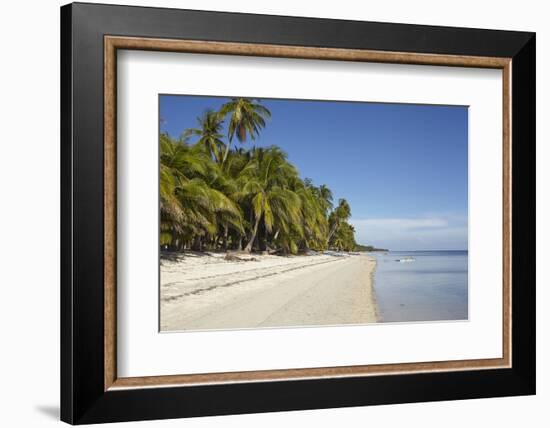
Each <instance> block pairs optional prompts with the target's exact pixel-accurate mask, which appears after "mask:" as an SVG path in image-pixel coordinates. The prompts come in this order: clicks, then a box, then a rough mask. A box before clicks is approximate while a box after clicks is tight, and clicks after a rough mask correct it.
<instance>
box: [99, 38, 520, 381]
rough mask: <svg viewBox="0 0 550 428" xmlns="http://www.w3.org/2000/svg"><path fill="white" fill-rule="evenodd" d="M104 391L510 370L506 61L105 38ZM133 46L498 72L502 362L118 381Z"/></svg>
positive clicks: (405, 365) (356, 367)
mask: <svg viewBox="0 0 550 428" xmlns="http://www.w3.org/2000/svg"><path fill="white" fill-rule="evenodd" d="M104 46H105V91H104V94H105V170H104V174H105V178H104V180H105V260H104V266H105V267H104V269H105V390H108V389H110V388H130V387H133V388H136V387H147V386H161V385H192V384H205V383H206V384H208V383H210V384H212V383H224V382H225V383H227V382H246V381H259V380H273V379H281V380H290V379H305V378H323V377H342V376H366V375H373V374H395V373H414V372H427V371H442V370H467V369H474V368H475V369H482V368H484V369H487V368H499V367H510V364H511V354H510V339H511V318H510V303H511V302H510V286H511V281H510V278H511V273H512V272H511V266H510V261H511V260H510V251H511V215H510V214H511V205H510V191H511V187H510V185H511V165H510V157H509V152H510V116H511V110H510V96H511V94H510V78H511V74H510V63H511V59H510V58H498V57H475V56H458V55H429V54H416V53H404V52H399V53H397V52H377V51H367V50H353V49H327V48H315V47H295V46H275V45H265V44H246V43H227V42H209V41H196V40H167V39H152V38H135V37H120V36H105V40H104ZM117 49H126V50H129V49H138V50H151V51H170V52H182V53H205V54H213V55H252V56H269V57H282V58H301V59H324V60H338V61H360V62H384V63H400V64H422V65H443V66H458V67H478V68H496V69H500V70H502V74H503V79H502V81H503V88H502V92H503V100H504V102H503V153H504V156H503V171H504V177H503V182H504V187H503V213H504V218H503V225H504V229H503V274H504V275H503V278H504V281H503V314H504V317H503V325H502V332H503V350H502V351H503V352H502V354H503V357H502V358H499V359H478V360H468V361H464V360H461V361H441V362H426V363H409V364H383V365H368V366H346V367H322V368H311V369H291V370H290V369H289V370H265V371H250V372H233V373H215V374H214V373H213V374H199V375H173V376H151V377H139V378H137V377H136V378H117V376H116V334H115V332H116V277H115V272H116V168H115V165H116V52H117Z"/></svg>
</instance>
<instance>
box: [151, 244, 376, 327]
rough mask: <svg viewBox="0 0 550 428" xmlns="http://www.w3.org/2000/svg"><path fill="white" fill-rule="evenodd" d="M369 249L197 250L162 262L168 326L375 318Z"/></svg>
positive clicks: (293, 324) (354, 321)
mask: <svg viewBox="0 0 550 428" xmlns="http://www.w3.org/2000/svg"><path fill="white" fill-rule="evenodd" d="M375 269H376V259H375V258H374V257H372V256H369V255H366V254H360V255H351V254H337V255H335V254H314V255H302V256H286V257H283V256H275V255H256V254H250V255H249V254H239V255H238V258H235V259H230V260H226V259H225V253H192V252H187V253H184V254H182V255H172V257H169V258H167V257H163V259H162V261H161V268H160V271H161V275H160V276H161V285H160V315H161V317H160V318H161V319H160V324H161V331H163V332H167V331H183V330H220V329H241V328H267V327H302V326H328V325H348V324H367V323H375V322H378V320H379V309H378V305H377V302H376V295H375V292H374V271H375Z"/></svg>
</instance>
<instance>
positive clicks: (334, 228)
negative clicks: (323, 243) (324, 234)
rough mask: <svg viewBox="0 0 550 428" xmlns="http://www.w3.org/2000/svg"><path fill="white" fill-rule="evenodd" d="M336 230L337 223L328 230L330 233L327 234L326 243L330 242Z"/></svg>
mask: <svg viewBox="0 0 550 428" xmlns="http://www.w3.org/2000/svg"><path fill="white" fill-rule="evenodd" d="M336 229H338V223H334V225H333V226H332V228H331V229H330V232H329V234H328V238H327V243H328V242H330V239H331V238H332V235H334V232H336Z"/></svg>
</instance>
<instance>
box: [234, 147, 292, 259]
mask: <svg viewBox="0 0 550 428" xmlns="http://www.w3.org/2000/svg"><path fill="white" fill-rule="evenodd" d="M297 176H298V172H297V171H296V169H295V168H294V166H292V165H291V164H290V163H289V162H288V161H287V159H286V155H285V154H284V153H283V152H282V151H281V150H280V149H279V148H277V147H270V148H268V149H258V150H255V151H254V153H253V155H252V157H251V159H250V161H249V162H248V163H247V164H246V165H245V167H244V168H243V170H242V171H241V174H240V176H239V178H238V180H237V182H238V183H239V185H240V188H241V190H240V192H239V193H240V199H241V201H243V202H248V203H249V206H250V214H251V226H252V225H253V226H252V230H251V232H250V237H249V240H248V243H247V245H246V247H245V250H246V251H248V252H250V251H251V250H252V246H253V245H254V241H255V240H256V237H257V234H258V227H259V225H260V222H261V221H262V220H263V225H264V227H265V230H266V232H267V233H268V234H269V233H271V232H272V231H273V228H274V226H276V227H277V228H278V229H279V230H283V231H285V232H288V231H290V229H291V225H292V224H298V223H299V222H300V220H301V217H300V214H301V211H300V210H301V201H300V198H299V196H298V195H297V194H296V193H294V192H293V191H292V190H290V189H288V188H287V186H286V184H287V182H288V180H289V179H290V178H292V177H297Z"/></svg>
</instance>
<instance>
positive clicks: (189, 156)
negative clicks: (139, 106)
mask: <svg viewBox="0 0 550 428" xmlns="http://www.w3.org/2000/svg"><path fill="white" fill-rule="evenodd" d="M160 144H161V156H160V163H161V166H160V209H161V229H162V233H163V236H162V237H161V238H162V241H163V242H164V243H171V244H172V245H173V246H175V245H178V244H179V245H180V246H181V244H182V242H183V240H184V238H189V240H190V239H191V238H197V237H198V238H200V237H203V236H205V235H207V234H208V235H212V236H213V235H215V234H216V233H217V231H218V223H219V221H218V220H219V218H220V217H221V218H223V221H224V222H225V223H226V224H231V225H232V226H233V227H235V228H236V229H238V230H242V227H243V226H242V214H241V211H240V209H239V207H238V206H237V205H236V204H235V203H234V202H233V201H232V200H231V199H230V198H229V197H228V196H226V195H225V194H224V193H223V192H222V191H220V190H217V189H216V188H214V187H213V186H212V185H211V181H212V180H211V177H212V175H215V171H216V169H217V168H218V166H217V164H215V163H213V162H212V160H211V158H210V157H208V155H207V154H205V153H204V151H203V150H202V148H201V147H200V146H197V145H193V146H189V145H188V144H187V143H186V142H185V141H179V142H175V141H173V140H172V139H171V138H170V137H169V136H167V135H165V134H164V135H161V139H160ZM168 234H170V235H171V237H170V238H169V239H168V238H167V235H168ZM175 241H178V242H175Z"/></svg>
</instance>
